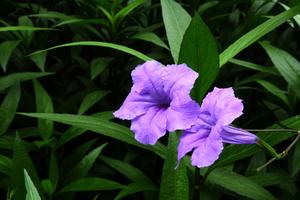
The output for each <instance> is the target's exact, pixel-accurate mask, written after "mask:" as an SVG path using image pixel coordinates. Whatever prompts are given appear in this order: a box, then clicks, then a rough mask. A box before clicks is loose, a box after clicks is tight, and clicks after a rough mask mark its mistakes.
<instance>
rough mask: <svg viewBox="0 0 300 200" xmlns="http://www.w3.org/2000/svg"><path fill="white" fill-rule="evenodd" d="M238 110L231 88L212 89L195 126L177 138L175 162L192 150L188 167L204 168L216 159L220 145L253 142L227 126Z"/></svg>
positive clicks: (238, 102) (251, 137) (250, 136)
mask: <svg viewBox="0 0 300 200" xmlns="http://www.w3.org/2000/svg"><path fill="white" fill-rule="evenodd" d="M242 111H243V104H242V101H241V100H240V99H238V98H236V97H235V96H234V91H233V89H232V88H225V89H220V88H214V90H213V91H212V92H210V93H208V95H207V96H206V97H205V98H204V99H203V103H202V105H201V107H200V114H199V115H198V121H197V123H196V124H195V125H194V126H192V127H191V128H190V129H187V130H185V131H184V132H183V134H182V136H181V137H180V142H179V146H178V160H179V161H180V159H181V158H182V157H183V156H184V155H186V154H187V153H188V152H190V151H193V153H192V157H191V160H192V165H194V166H197V167H199V168H200V167H207V166H210V165H211V164H213V163H214V162H215V161H216V160H217V159H218V158H219V155H220V153H221V152H222V150H223V143H231V144H253V143H255V142H256V140H257V137H256V135H254V134H252V133H249V132H247V131H245V130H242V129H238V128H235V127H232V126H230V123H232V122H233V121H234V120H235V119H236V118H238V117H239V116H241V115H242V114H243V112H242Z"/></svg>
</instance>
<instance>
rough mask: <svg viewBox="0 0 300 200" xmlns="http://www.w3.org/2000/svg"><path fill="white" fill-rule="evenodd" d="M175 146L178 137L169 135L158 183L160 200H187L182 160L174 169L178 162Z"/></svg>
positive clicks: (187, 186) (185, 172) (186, 181)
mask: <svg viewBox="0 0 300 200" xmlns="http://www.w3.org/2000/svg"><path fill="white" fill-rule="evenodd" d="M177 146H178V136H177V135H176V133H170V134H169V142H168V148H167V152H166V159H165V163H164V167H163V173H162V179H161V183H160V193H159V199H160V200H165V199H168V200H182V199H189V182H188V176H187V170H186V165H185V163H184V160H182V161H181V162H180V164H179V166H178V168H177V169H175V167H176V164H177V162H178V161H177Z"/></svg>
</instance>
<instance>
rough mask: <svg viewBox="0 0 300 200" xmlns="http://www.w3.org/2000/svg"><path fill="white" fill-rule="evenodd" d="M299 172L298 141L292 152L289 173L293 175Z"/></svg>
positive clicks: (299, 143) (299, 146)
mask: <svg viewBox="0 0 300 200" xmlns="http://www.w3.org/2000/svg"><path fill="white" fill-rule="evenodd" d="M299 172H300V141H298V142H297V143H296V147H295V149H294V151H293V154H292V161H291V175H292V177H295V176H296V175H297V174H298V173H299Z"/></svg>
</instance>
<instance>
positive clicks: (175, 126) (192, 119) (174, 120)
mask: <svg viewBox="0 0 300 200" xmlns="http://www.w3.org/2000/svg"><path fill="white" fill-rule="evenodd" d="M199 112H200V107H199V105H198V103H197V102H195V101H193V100H192V99H191V98H190V97H189V96H186V95H184V94H182V93H181V92H177V93H175V94H174V98H173V99H172V102H171V104H170V106H169V108H168V109H167V119H168V121H167V129H168V131H170V132H172V131H175V130H179V129H181V130H183V129H188V128H190V127H191V126H192V125H194V124H195V123H196V121H197V120H198V115H199Z"/></svg>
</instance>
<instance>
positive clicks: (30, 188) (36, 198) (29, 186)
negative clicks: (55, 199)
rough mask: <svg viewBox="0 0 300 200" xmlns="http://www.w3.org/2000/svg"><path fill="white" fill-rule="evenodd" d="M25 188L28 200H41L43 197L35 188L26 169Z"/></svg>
mask: <svg viewBox="0 0 300 200" xmlns="http://www.w3.org/2000/svg"><path fill="white" fill-rule="evenodd" d="M24 178H25V187H26V192H27V194H26V200H41V197H40V195H39V193H38V191H37V189H36V187H35V186H34V184H33V182H32V180H31V179H30V176H29V175H28V173H27V171H26V169H24Z"/></svg>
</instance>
